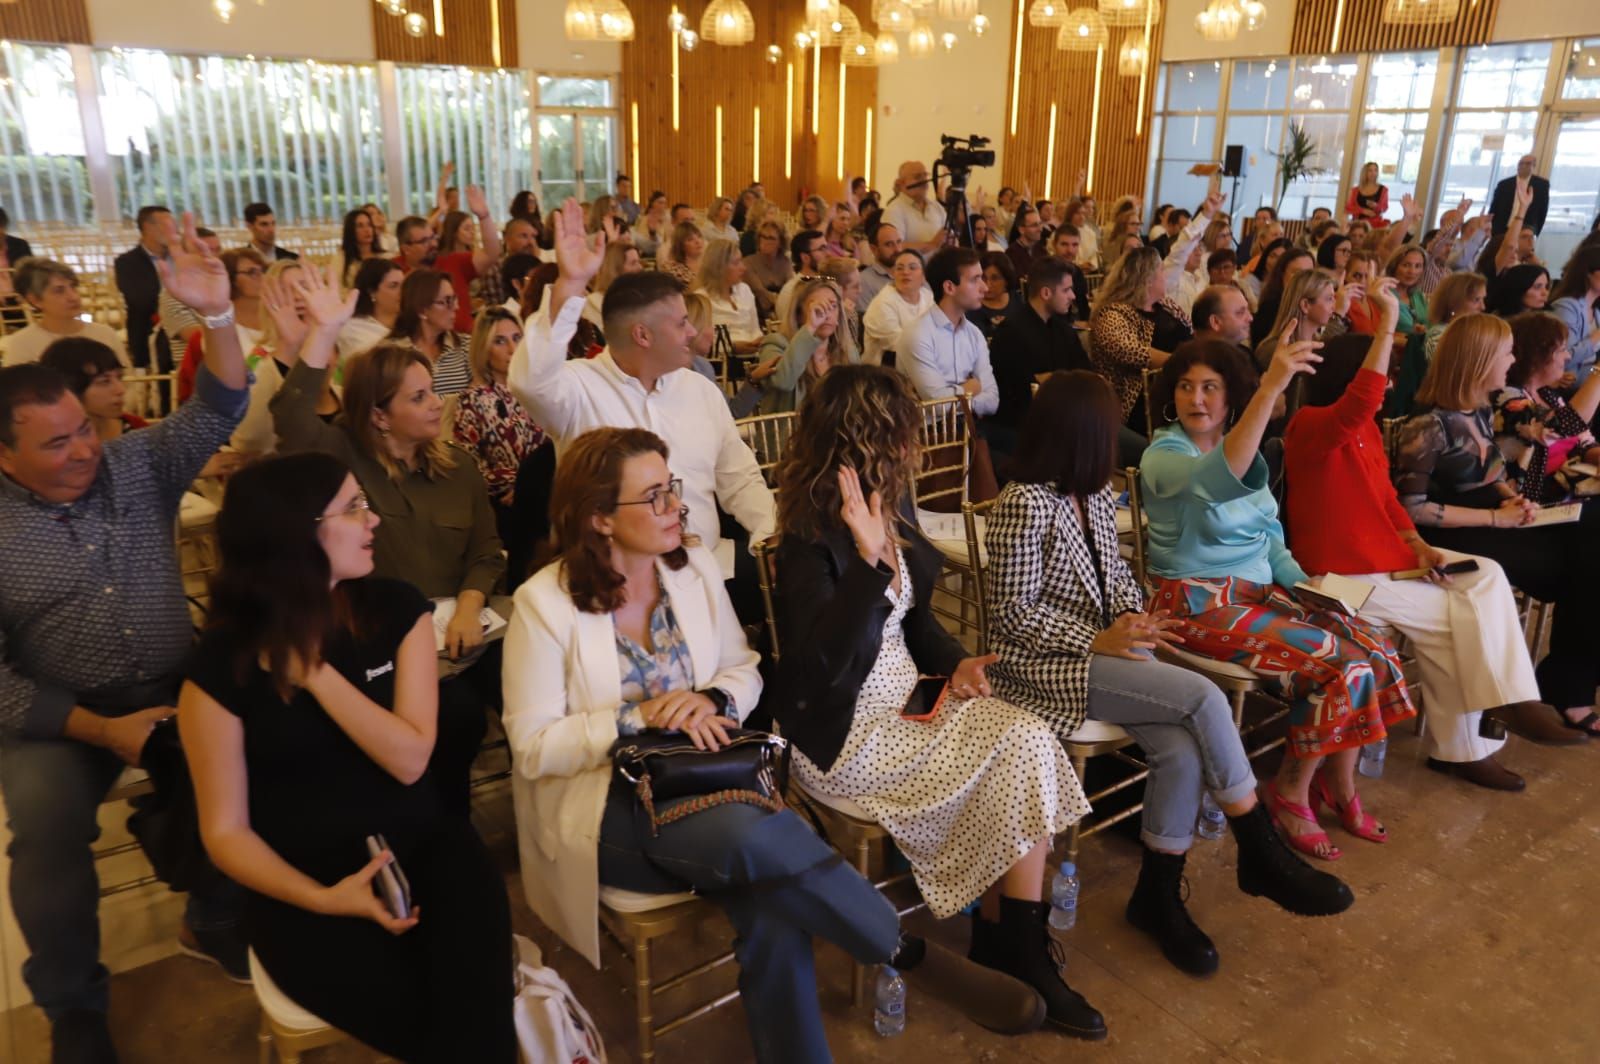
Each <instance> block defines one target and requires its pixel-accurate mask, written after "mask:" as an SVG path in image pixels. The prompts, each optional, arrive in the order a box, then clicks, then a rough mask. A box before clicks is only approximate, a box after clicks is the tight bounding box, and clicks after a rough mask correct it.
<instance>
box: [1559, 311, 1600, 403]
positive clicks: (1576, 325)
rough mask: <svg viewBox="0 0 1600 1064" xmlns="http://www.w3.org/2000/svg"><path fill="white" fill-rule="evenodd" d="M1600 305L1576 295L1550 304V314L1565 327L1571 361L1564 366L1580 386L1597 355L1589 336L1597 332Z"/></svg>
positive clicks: (1599, 347)
mask: <svg viewBox="0 0 1600 1064" xmlns="http://www.w3.org/2000/svg"><path fill="white" fill-rule="evenodd" d="M1597 308H1600V302H1595V303H1590V302H1589V301H1588V300H1587V299H1580V298H1579V297H1578V296H1562V297H1561V298H1560V299H1558V300H1556V301H1555V302H1554V303H1551V304H1550V313H1552V314H1554V315H1555V316H1556V317H1558V318H1560V319H1561V324H1563V325H1565V326H1566V327H1567V347H1568V349H1570V350H1571V351H1572V361H1571V362H1569V363H1567V369H1569V370H1571V371H1572V373H1573V374H1574V375H1576V376H1577V378H1578V383H1579V384H1582V383H1583V382H1584V381H1585V380H1586V379H1587V378H1588V376H1589V371H1590V370H1591V369H1593V368H1594V363H1595V356H1596V355H1597V354H1600V344H1596V343H1595V342H1594V341H1593V340H1591V339H1590V338H1589V337H1590V335H1591V334H1592V333H1593V332H1594V331H1595V330H1596V329H1600V309H1597Z"/></svg>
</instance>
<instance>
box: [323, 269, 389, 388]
mask: <svg viewBox="0 0 1600 1064" xmlns="http://www.w3.org/2000/svg"><path fill="white" fill-rule="evenodd" d="M405 279H406V275H405V273H404V271H402V270H401V269H400V267H398V266H396V265H395V264H394V263H393V262H390V261H389V260H388V259H382V258H369V259H366V260H364V261H362V262H361V263H359V264H358V265H357V267H356V273H355V277H354V278H353V279H351V280H350V281H349V282H348V283H347V287H349V288H353V289H355V290H356V310H355V314H354V315H353V316H352V317H351V318H350V320H349V321H347V322H345V323H344V328H342V329H340V330H339V339H338V343H337V345H336V346H337V348H338V351H339V364H340V365H341V366H343V365H344V363H345V362H346V361H347V360H348V359H350V358H351V357H352V356H354V355H359V354H360V353H361V352H363V351H365V350H367V349H368V348H370V347H372V346H373V345H374V344H376V343H380V342H381V341H383V340H384V339H385V338H387V337H388V335H389V334H390V333H391V332H393V331H394V326H395V322H396V321H398V320H399V319H400V290H401V287H402V283H403V282H404V281H405Z"/></svg>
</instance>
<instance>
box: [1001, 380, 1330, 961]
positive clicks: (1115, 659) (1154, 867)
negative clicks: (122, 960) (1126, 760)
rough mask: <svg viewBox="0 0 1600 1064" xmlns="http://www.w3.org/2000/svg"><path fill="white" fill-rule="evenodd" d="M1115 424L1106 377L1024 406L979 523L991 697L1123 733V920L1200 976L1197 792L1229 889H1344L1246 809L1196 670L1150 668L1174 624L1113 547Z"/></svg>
mask: <svg viewBox="0 0 1600 1064" xmlns="http://www.w3.org/2000/svg"><path fill="white" fill-rule="evenodd" d="M1121 422H1122V419H1121V416H1120V413H1119V408H1118V405H1117V401H1116V398H1115V396H1114V395H1113V393H1112V391H1111V388H1110V386H1109V385H1108V384H1107V383H1106V382H1105V379H1104V378H1102V377H1101V376H1099V375H1098V374H1095V373H1090V372H1088V371H1086V370H1067V371H1063V372H1059V373H1053V374H1051V375H1050V376H1049V377H1048V378H1046V380H1045V382H1044V383H1043V384H1041V385H1040V386H1039V391H1038V394H1037V395H1035V396H1034V398H1033V402H1032V404H1031V405H1030V407H1029V409H1028V414H1027V418H1026V419H1025V421H1024V422H1023V426H1022V435H1021V440H1020V442H1019V445H1018V447H1017V450H1016V453H1015V454H1014V456H1013V458H1014V463H1013V467H1012V480H1011V482H1010V483H1009V484H1008V485H1006V487H1005V489H1004V490H1002V491H1001V492H1000V497H999V499H998V500H997V501H996V502H995V507H994V509H993V510H992V511H991V512H990V515H989V524H988V535H987V541H986V542H987V546H988V549H989V567H988V570H989V574H990V576H989V579H988V580H987V582H986V583H987V586H988V592H989V610H990V632H991V633H992V634H991V640H992V641H993V642H992V645H993V648H994V649H995V650H996V651H997V652H998V653H999V654H1000V660H999V661H998V662H996V663H995V664H994V665H993V666H992V667H991V668H990V669H989V676H990V680H991V682H992V683H993V685H994V689H995V692H996V694H997V695H998V696H999V697H1001V698H1004V699H1006V700H1007V701H1009V702H1013V703H1015V704H1016V705H1019V706H1022V707H1023V708H1025V709H1028V710H1031V711H1032V712H1034V713H1036V714H1038V715H1039V716H1040V717H1042V718H1043V719H1044V721H1045V722H1046V723H1047V724H1049V725H1050V726H1051V728H1052V729H1053V730H1054V731H1055V733H1056V734H1057V735H1059V736H1060V737H1061V738H1062V739H1063V740H1066V739H1067V738H1068V737H1069V736H1071V735H1072V734H1073V732H1075V731H1076V730H1077V729H1078V728H1079V727H1081V726H1082V724H1083V722H1084V721H1085V720H1086V719H1090V720H1098V721H1106V722H1109V723H1111V724H1116V725H1120V726H1122V727H1124V728H1126V729H1127V730H1128V732H1129V734H1130V735H1132V736H1133V737H1134V739H1135V740H1136V741H1137V742H1138V743H1139V746H1140V747H1141V748H1142V749H1143V750H1144V751H1145V753H1146V755H1147V757H1148V759H1149V763H1150V779H1149V783H1148V784H1147V785H1146V787H1145V802H1144V813H1143V820H1142V830H1141V831H1140V838H1141V841H1142V842H1143V843H1144V859H1143V863H1142V864H1141V865H1140V869H1139V881H1138V884H1137V885H1136V886H1135V887H1134V890H1133V897H1132V898H1131V899H1130V900H1129V902H1128V908H1127V918H1128V921H1129V922H1130V923H1132V924H1133V925H1134V926H1135V927H1137V928H1139V929H1140V930H1142V931H1144V932H1146V933H1147V934H1149V935H1151V936H1152V937H1153V938H1154V939H1155V940H1156V943H1157V944H1158V945H1159V946H1160V947H1161V950H1162V952H1163V953H1164V954H1165V955H1166V957H1167V959H1168V960H1170V961H1171V962H1172V963H1173V964H1174V965H1176V966H1177V967H1178V968H1180V969H1182V970H1183V971H1186V972H1188V973H1190V974H1191V975H1209V974H1210V973H1212V972H1214V971H1216V969H1217V965H1218V959H1217V951H1216V947H1215V946H1213V945H1212V942H1211V939H1210V938H1209V937H1208V936H1207V935H1206V933H1205V932H1204V931H1202V930H1200V928H1199V927H1197V926H1196V925H1195V923H1194V921H1193V919H1191V918H1190V916H1189V913H1188V911H1187V909H1185V907H1184V900H1185V899H1184V892H1183V889H1182V884H1183V882H1184V868H1185V855H1186V854H1187V852H1188V850H1189V847H1190V845H1191V844H1192V843H1193V841H1194V829H1195V822H1196V819H1197V818H1198V816H1199V813H1200V796H1201V793H1202V791H1205V792H1209V793H1210V794H1211V795H1212V796H1213V797H1214V798H1215V800H1216V802H1217V804H1218V805H1219V806H1220V807H1221V808H1222V811H1223V812H1224V813H1226V814H1227V815H1228V818H1229V823H1230V824H1231V825H1232V827H1233V831H1234V835H1235V837H1236V838H1237V839H1238V843H1239V867H1238V882H1239V887H1240V889H1242V890H1244V891H1245V892H1246V893H1248V894H1255V895H1264V896H1266V897H1268V898H1270V899H1271V900H1273V901H1274V902H1276V903H1277V904H1278V905H1280V906H1282V907H1283V908H1285V909H1287V910H1289V911H1290V912H1295V913H1301V914H1306V915H1316V914H1319V913H1324V912H1329V911H1332V910H1334V909H1337V908H1342V907H1343V904H1347V902H1346V901H1345V899H1347V898H1348V893H1349V892H1348V891H1347V890H1346V888H1345V887H1344V885H1343V884H1341V883H1340V882H1339V881H1338V880H1337V879H1335V878H1334V877H1333V876H1330V875H1328V874H1327V873H1325V872H1317V871H1313V870H1312V869H1311V868H1310V867H1308V866H1307V865H1306V864H1305V862H1303V861H1301V860H1300V859H1299V858H1298V857H1296V856H1295V855H1294V854H1293V853H1291V852H1290V850H1289V848H1288V847H1287V846H1285V845H1284V843H1283V840H1282V839H1280V838H1279V837H1278V833H1277V831H1276V830H1275V829H1274V828H1273V826H1272V819H1271V817H1269V816H1268V815H1267V812H1266V808H1265V807H1264V806H1263V805H1261V804H1260V803H1259V802H1258V801H1257V800H1256V778H1255V774H1254V773H1253V772H1251V770H1250V761H1249V759H1248V757H1246V755H1245V750H1244V744H1243V743H1242V742H1241V741H1240V739H1239V732H1238V729H1237V728H1235V727H1234V723H1233V713H1232V711H1231V710H1230V708H1229V706H1228V700H1227V698H1226V697H1225V696H1224V695H1223V693H1222V692H1221V691H1220V690H1218V689H1217V686H1216V685H1215V684H1213V683H1212V682H1211V681H1210V680H1207V679H1206V678H1205V677H1203V676H1201V675H1200V674H1199V673H1197V672H1194V671H1192V670H1189V669H1184V668H1180V667H1179V666H1176V665H1168V664H1166V663H1165V662H1160V661H1156V660H1154V659H1153V658H1152V656H1151V653H1150V652H1151V651H1152V650H1153V649H1155V647H1157V646H1159V645H1162V644H1164V643H1167V642H1169V641H1173V642H1175V641H1176V640H1172V639H1171V637H1170V636H1169V634H1168V632H1169V630H1170V629H1172V628H1174V627H1176V626H1177V624H1178V623H1179V622H1177V621H1174V620H1172V619H1170V618H1169V617H1168V616H1167V615H1166V613H1165V612H1163V611H1155V612H1148V611H1146V609H1145V603H1144V589H1143V588H1141V587H1140V586H1139V584H1138V582H1137V581H1136V580H1135V579H1134V576H1133V573H1132V572H1131V571H1130V570H1129V569H1128V566H1127V563H1126V562H1124V561H1123V560H1122V556H1121V554H1120V553H1119V552H1118V548H1117V521H1116V505H1115V501H1114V499H1113V497H1112V489H1111V484H1110V481H1111V471H1112V468H1113V466H1114V465H1115V463H1116V460H1117V450H1118V446H1117V433H1118V430H1119V428H1120V427H1121Z"/></svg>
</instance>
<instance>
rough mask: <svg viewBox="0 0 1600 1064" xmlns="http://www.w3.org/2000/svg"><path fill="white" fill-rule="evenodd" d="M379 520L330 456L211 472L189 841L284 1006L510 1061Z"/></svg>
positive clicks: (189, 737) (427, 625)
mask: <svg viewBox="0 0 1600 1064" xmlns="http://www.w3.org/2000/svg"><path fill="white" fill-rule="evenodd" d="M333 269H334V268H333V267H332V266H330V267H329V272H330V273H331V272H332V271H333ZM379 527H381V522H380V521H379V518H378V515H377V514H376V513H374V512H373V510H372V507H371V506H370V505H369V503H368V501H367V497H366V495H364V494H363V493H362V491H361V485H360V483H358V482H357V480H356V478H355V476H354V475H352V474H351V472H350V470H349V468H348V467H347V466H346V465H345V464H344V463H343V462H341V461H339V459H337V458H335V457H333V456H331V455H327V454H320V453H317V452H315V451H312V452H306V453H302V454H295V455H290V456H288V457H285V458H274V459H270V460H268V461H266V462H263V463H260V464H258V465H254V466H251V467H249V468H247V469H245V470H243V471H241V472H240V473H238V474H236V475H235V476H234V477H233V479H232V480H230V481H229V483H228V489H227V494H226V496H225V497H224V499H223V504H222V512H221V514H220V515H219V516H218V518H217V543H218V547H219V548H220V552H221V556H222V562H221V566H220V568H219V569H218V571H217V576H216V581H215V583H214V584H213V586H212V595H211V612H210V616H209V617H208V619H207V622H206V630H205V632H204V634H203V635H202V636H201V637H200V642H199V644H198V645H197V646H196V647H195V651H194V653H193V655H192V656H191V657H190V661H189V667H188V670H187V673H188V675H187V677H186V679H185V682H184V685H183V690H182V692H181V694H180V695H179V697H178V721H179V734H180V735H181V737H182V739H183V747H184V753H185V755H186V757H187V760H188V763H189V766H190V771H191V773H192V775H193V777H194V794H195V803H196V806H197V811H198V813H199V820H200V834H201V839H202V841H203V842H204V843H205V847H206V851H207V853H209V854H210V855H211V859H212V860H213V861H214V862H215V863H216V866H217V868H218V869H219V870H221V871H222V872H223V874H225V875H227V876H228V877H229V878H230V879H232V880H234V881H235V882H236V883H238V884H240V885H241V886H243V887H245V888H247V891H246V898H245V903H246V904H245V925H246V927H247V928H248V936H247V937H248V939H249V942H250V945H251V949H252V951H253V952H254V954H255V959H256V961H257V962H258V963H259V964H260V965H261V967H263V968H265V969H266V971H267V973H268V974H269V975H270V976H271V977H272V981H273V982H274V983H276V984H277V985H279V986H281V987H282V988H283V990H284V992H285V993H286V994H288V995H289V996H290V997H292V998H293V999H294V1000H295V1001H296V1002H297V1003H299V1004H300V1005H302V1006H304V1007H305V1008H307V1009H311V1010H314V1011H315V1013H316V1015H318V1016H320V1017H322V1018H323V1019H325V1020H326V1021H327V1022H328V1023H330V1024H332V1025H334V1026H335V1027H337V1028H338V1029H339V1030H341V1031H345V1032H348V1033H349V1034H351V1035H353V1036H354V1037H356V1038H358V1039H360V1040H361V1041H363V1042H365V1043H367V1044H368V1045H370V1046H372V1047H373V1048H375V1049H377V1050H379V1051H380V1052H382V1053H385V1054H389V1055H392V1056H394V1057H395V1058H397V1059H401V1060H407V1061H419V1062H432V1064H446V1062H449V1061H457V1060H478V1061H484V1062H486V1064H488V1062H497V1064H513V1062H515V1061H516V1060H517V1038H516V1029H515V1025H514V1024H513V1022H512V1003H513V1000H514V996H515V990H514V987H513V986H512V981H511V978H510V976H511V961H512V957H511V949H510V946H511V912H510V906H509V905H508V904H507V901H506V892H505V886H504V883H503V880H502V878H501V873H500V871H499V870H498V869H497V868H496V867H495V862H494V860H493V859H492V858H491V857H490V856H489V852H488V850H487V849H485V848H484V845H483V841H482V840H481V839H480V838H479V837H478V833H477V831H476V830H474V829H473V827H472V823H471V821H470V820H468V819H467V818H465V817H452V816H446V815H445V812H444V810H443V809H442V807H441V803H440V801H439V797H438V794H437V793H436V791H435V788H434V785H433V781H432V780H431V779H430V778H429V777H428V774H427V773H428V765H429V760H430V755H431V754H432V753H433V748H434V737H435V732H436V730H437V726H438V693H439V683H438V674H437V670H436V667H435V664H434V653H433V616H432V614H433V607H432V605H431V604H430V603H429V602H428V600H427V599H425V598H424V597H423V596H422V595H421V594H420V593H419V592H418V591H417V590H416V588H414V587H412V586H411V585H410V584H408V583H406V582H405V581H404V580H399V579H393V578H387V579H386V578H383V577H378V576H375V575H373V569H374V564H373V541H374V539H375V535H376V532H377V529H378V528H379ZM374 835H378V836H380V837H381V838H382V839H383V840H384V844H385V846H386V849H385V850H384V851H383V852H382V853H379V854H377V855H376V856H374V855H371V854H369V852H368V849H367V843H366V841H365V840H367V839H369V838H371V837H372V836H374ZM386 866H393V867H394V868H395V869H396V870H398V871H400V872H402V873H403V874H404V876H405V879H406V881H407V883H408V886H409V892H410V895H411V901H412V908H411V910H410V911H409V912H394V911H391V909H390V907H389V906H388V905H387V904H386V903H385V902H383V901H381V900H379V897H380V896H379V895H378V894H376V893H375V892H374V890H373V886H374V880H375V879H376V877H377V876H378V875H379V874H380V872H381V871H382V870H383V869H384V868H385V867H386ZM441 973H447V974H446V975H445V977H444V978H440V977H439V976H440V974H441Z"/></svg>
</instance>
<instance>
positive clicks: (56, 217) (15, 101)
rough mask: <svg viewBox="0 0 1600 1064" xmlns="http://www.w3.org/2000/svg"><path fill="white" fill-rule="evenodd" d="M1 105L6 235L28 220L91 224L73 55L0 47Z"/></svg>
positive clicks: (0, 174) (0, 192)
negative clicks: (8, 225)
mask: <svg viewBox="0 0 1600 1064" xmlns="http://www.w3.org/2000/svg"><path fill="white" fill-rule="evenodd" d="M0 104H3V107H0V200H3V201H4V202H5V205H6V208H7V210H8V211H9V212H10V214H11V227H12V231H13V232H25V231H26V229H27V224H28V223H29V222H70V223H73V224H78V225H81V224H84V223H86V222H89V221H91V220H92V219H93V218H94V201H93V196H92V194H91V193H90V191H89V169H88V164H87V162H86V161H85V158H84V148H83V120H82V118H81V116H80V114H79V111H78V94H77V88H76V83H75V81H74V79H73V76H72V56H71V55H70V54H69V53H68V52H67V50H66V49H65V48H44V47H34V46H32V45H27V44H13V43H11V42H10V41H6V42H4V43H3V44H0ZM105 208H106V210H107V211H108V212H110V211H112V210H113V206H112V204H109V203H108V204H106V205H105ZM13 265H15V264H13Z"/></svg>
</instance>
